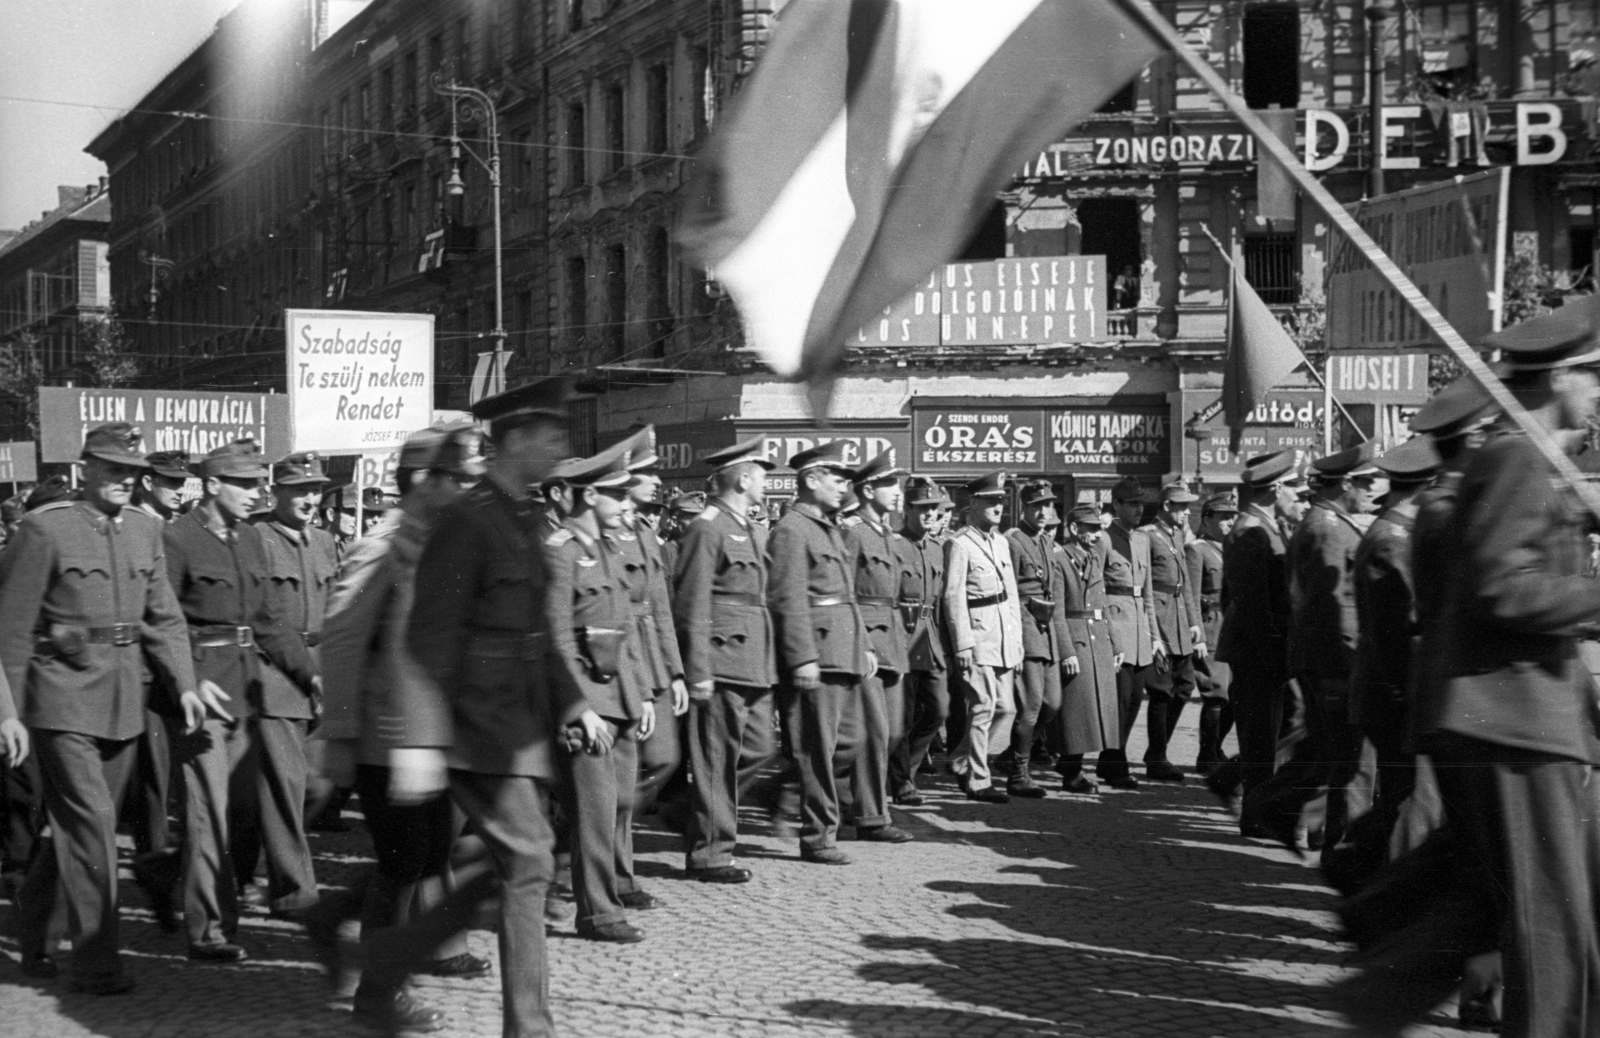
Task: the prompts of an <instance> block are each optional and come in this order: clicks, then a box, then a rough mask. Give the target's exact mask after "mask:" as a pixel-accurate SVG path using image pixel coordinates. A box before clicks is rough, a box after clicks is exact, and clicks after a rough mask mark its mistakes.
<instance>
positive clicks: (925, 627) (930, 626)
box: [889, 477, 950, 805]
mask: <svg viewBox="0 0 1600 1038" xmlns="http://www.w3.org/2000/svg"><path fill="white" fill-rule="evenodd" d="M949 509H950V498H949V496H948V495H947V494H945V492H944V490H943V489H941V488H940V486H939V484H937V483H935V482H934V481H933V480H931V479H928V478H926V477H922V478H913V479H912V481H911V484H910V487H909V488H908V490H907V492H906V502H905V531H904V534H903V535H902V536H901V538H900V539H899V540H898V541H896V542H895V548H896V549H897V550H898V551H899V553H900V595H899V601H900V605H899V612H900V620H901V623H902V625H903V627H904V629H905V635H906V646H907V648H906V666H907V667H908V668H909V669H908V670H907V672H906V677H905V701H906V722H905V723H906V737H905V739H903V740H902V741H901V742H900V744H899V747H898V748H897V749H896V751H895V753H894V754H893V755H891V756H890V758H889V788H890V789H891V790H892V791H893V792H894V801H895V803H897V804H908V805H916V804H920V803H922V794H921V793H919V792H918V791H917V772H918V771H919V770H920V769H921V767H922V763H923V761H924V760H925V759H926V758H927V756H928V750H929V748H930V747H932V745H933V740H934V738H935V737H936V736H937V735H938V734H939V732H941V731H942V730H943V729H944V726H945V721H946V719H947V718H948V717H949V716H950V662H949V661H950V653H949V647H948V645H947V644H946V640H945V639H946V637H947V635H946V630H947V629H946V626H945V620H944V588H945V583H944V541H943V540H942V534H943V532H944V528H945V525H946V524H947V522H948V521H949V516H950V512H949Z"/></svg>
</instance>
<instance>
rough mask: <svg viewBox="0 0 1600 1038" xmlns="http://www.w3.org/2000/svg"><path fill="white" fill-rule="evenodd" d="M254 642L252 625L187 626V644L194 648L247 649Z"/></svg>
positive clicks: (254, 635)
mask: <svg viewBox="0 0 1600 1038" xmlns="http://www.w3.org/2000/svg"><path fill="white" fill-rule="evenodd" d="M255 643H256V632H255V629H254V628H252V627H231V626H229V625H227V624H213V625H211V626H208V627H191V628H189V644H190V645H192V646H193V647H194V648H196V649H248V648H250V647H251V646H253V645H255Z"/></svg>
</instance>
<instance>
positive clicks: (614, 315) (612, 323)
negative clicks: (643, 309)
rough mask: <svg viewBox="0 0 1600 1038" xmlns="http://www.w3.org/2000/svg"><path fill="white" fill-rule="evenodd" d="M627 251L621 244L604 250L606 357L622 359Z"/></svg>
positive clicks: (625, 323)
mask: <svg viewBox="0 0 1600 1038" xmlns="http://www.w3.org/2000/svg"><path fill="white" fill-rule="evenodd" d="M627 259H628V256H627V252H626V251H625V250H624V249H623V247H622V246H621V245H613V246H611V247H610V248H609V249H607V250H606V359H608V360H622V359H623V345H624V343H625V342H626V340H627V335H626V333H627V330H628V268H627Z"/></svg>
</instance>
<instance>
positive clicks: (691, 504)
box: [669, 490, 706, 515]
mask: <svg viewBox="0 0 1600 1038" xmlns="http://www.w3.org/2000/svg"><path fill="white" fill-rule="evenodd" d="M669 505H670V507H671V508H672V510H673V511H674V512H676V513H677V514H679V515H699V514H700V513H701V512H704V511H705V510H706V495H705V493H704V492H703V491H699V490H691V491H689V492H688V493H686V494H679V495H678V496H677V497H675V498H673V499H672V500H671V502H669Z"/></svg>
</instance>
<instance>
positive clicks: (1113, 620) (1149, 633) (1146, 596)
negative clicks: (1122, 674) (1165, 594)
mask: <svg viewBox="0 0 1600 1038" xmlns="http://www.w3.org/2000/svg"><path fill="white" fill-rule="evenodd" d="M1105 543H1106V547H1107V551H1106V556H1105V560H1106V564H1105V575H1106V602H1107V603H1108V604H1107V607H1106V608H1107V612H1108V615H1109V616H1110V624H1111V644H1112V647H1113V648H1114V649H1115V650H1116V651H1117V652H1120V653H1122V662H1123V664H1124V665H1126V666H1130V667H1143V666H1145V665H1146V664H1148V663H1150V661H1151V660H1153V659H1154V658H1155V638H1156V637H1157V633H1156V611H1155V599H1154V593H1153V589H1152V588H1151V586H1150V538H1149V537H1148V536H1147V535H1146V534H1145V533H1144V531H1142V530H1129V529H1126V528H1125V527H1123V525H1122V524H1121V523H1120V522H1115V523H1112V524H1111V526H1110V527H1109V528H1108V529H1107V530H1106V534H1105Z"/></svg>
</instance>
